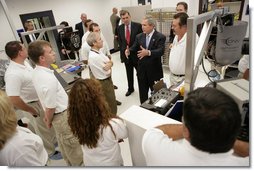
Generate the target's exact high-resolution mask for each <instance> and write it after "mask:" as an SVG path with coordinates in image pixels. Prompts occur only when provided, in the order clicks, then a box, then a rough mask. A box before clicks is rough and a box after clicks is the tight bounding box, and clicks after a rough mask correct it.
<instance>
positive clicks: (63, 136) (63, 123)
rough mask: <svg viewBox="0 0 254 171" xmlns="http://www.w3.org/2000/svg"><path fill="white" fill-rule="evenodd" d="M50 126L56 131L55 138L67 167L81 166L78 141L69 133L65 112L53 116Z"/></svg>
mask: <svg viewBox="0 0 254 171" xmlns="http://www.w3.org/2000/svg"><path fill="white" fill-rule="evenodd" d="M52 125H53V127H54V129H55V131H56V138H57V141H58V145H59V147H60V150H61V153H62V156H63V158H64V160H65V161H66V162H67V164H68V165H69V166H81V165H82V164H83V152H82V149H81V145H80V144H79V141H78V139H77V138H76V137H74V135H73V133H72V132H71V128H70V126H69V124H68V117H67V111H64V112H62V113H59V114H57V115H54V118H53V122H52Z"/></svg>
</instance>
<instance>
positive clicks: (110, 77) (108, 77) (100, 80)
mask: <svg viewBox="0 0 254 171" xmlns="http://www.w3.org/2000/svg"><path fill="white" fill-rule="evenodd" d="M110 78H111V77H108V78H105V79H101V80H100V79H98V80H99V81H106V80H108V79H110Z"/></svg>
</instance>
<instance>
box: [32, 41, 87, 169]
mask: <svg viewBox="0 0 254 171" xmlns="http://www.w3.org/2000/svg"><path fill="white" fill-rule="evenodd" d="M28 54H29V57H30V59H31V60H32V61H33V62H34V63H35V64H36V67H35V69H34V72H33V77H32V81H33V83H34V87H35V90H36V92H37V94H38V97H39V100H40V102H41V104H42V107H43V109H44V111H45V116H44V122H45V123H46V125H47V127H48V128H51V127H52V126H53V127H54V129H55V132H56V138H57V141H58V145H59V147H60V150H61V152H62V155H63V158H64V160H65V161H66V163H67V164H68V165H70V166H81V165H82V164H83V153H82V150H81V146H80V144H79V141H78V139H77V138H76V137H75V136H74V135H73V133H72V131H71V128H70V126H69V124H68V120H67V111H66V109H67V105H68V95H67V94H66V92H65V91H64V89H63V87H62V85H61V84H60V82H59V81H58V80H57V78H56V77H55V75H54V71H53V70H51V69H50V65H51V64H53V63H54V62H55V60H56V59H55V58H56V56H55V55H56V54H55V52H54V51H53V49H52V47H51V45H50V43H49V42H47V41H44V40H38V41H35V42H32V43H31V44H29V47H28Z"/></svg>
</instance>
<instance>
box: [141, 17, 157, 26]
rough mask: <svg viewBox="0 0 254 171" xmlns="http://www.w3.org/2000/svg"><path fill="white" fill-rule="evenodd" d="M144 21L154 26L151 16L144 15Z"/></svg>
mask: <svg viewBox="0 0 254 171" xmlns="http://www.w3.org/2000/svg"><path fill="white" fill-rule="evenodd" d="M144 20H147V23H148V24H149V25H153V26H154V27H155V26H156V23H155V19H154V18H153V17H152V16H151V15H146V16H145V17H144Z"/></svg>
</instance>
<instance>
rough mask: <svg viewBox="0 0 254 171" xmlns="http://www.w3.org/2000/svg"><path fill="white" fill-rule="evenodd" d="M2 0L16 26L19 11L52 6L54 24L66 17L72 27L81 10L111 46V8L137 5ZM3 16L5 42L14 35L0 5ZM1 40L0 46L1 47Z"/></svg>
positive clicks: (112, 0) (121, 0) (110, 0)
mask: <svg viewBox="0 0 254 171" xmlns="http://www.w3.org/2000/svg"><path fill="white" fill-rule="evenodd" d="M132 1H133V2H132ZM5 2H6V4H7V7H8V9H9V12H10V15H11V18H12V20H13V22H14V26H15V27H16V29H20V28H23V26H22V23H21V20H20V17H19V14H25V13H32V12H39V11H46V10H52V11H53V14H54V17H55V21H56V24H57V25H58V24H59V23H60V22H61V21H67V22H68V23H69V24H70V25H71V26H72V27H73V28H74V27H75V24H76V23H78V22H80V21H81V20H80V14H81V13H83V12H84V13H86V14H87V15H88V18H89V19H92V20H93V21H94V22H97V23H98V24H99V25H100V26H101V30H102V32H103V34H104V36H105V37H106V39H107V41H108V43H109V46H110V47H111V48H113V34H112V28H111V24H110V20H109V18H110V15H111V13H112V8H113V7H117V8H118V9H120V8H121V7H122V6H130V5H132V4H133V5H136V4H135V3H134V0H75V1H69V0H54V1H52V0H43V1H39V0H5ZM2 18H3V19H5V20H6V21H5V22H4V24H2V23H1V27H3V28H1V30H0V39H1V40H4V41H3V42H0V43H1V44H5V43H6V42H7V41H10V40H14V36H13V34H12V32H11V30H10V26H9V24H8V22H7V19H6V16H5V14H4V13H3V9H2V6H1V5H0V19H1V20H0V21H1V22H2V21H4V20H2ZM3 31H7V32H3ZM3 37H4V38H3ZM1 44H0V50H2V47H1Z"/></svg>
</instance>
